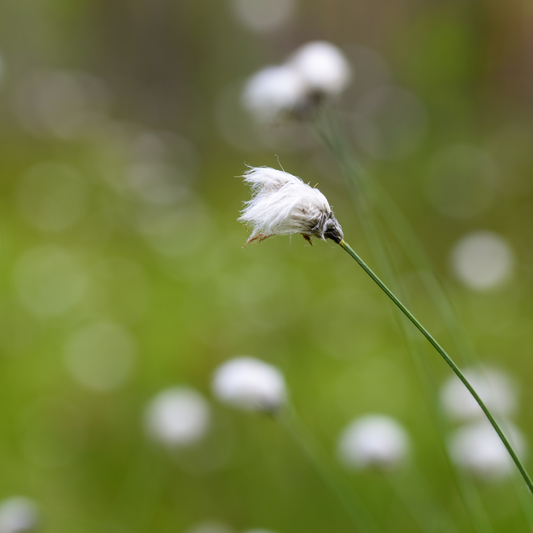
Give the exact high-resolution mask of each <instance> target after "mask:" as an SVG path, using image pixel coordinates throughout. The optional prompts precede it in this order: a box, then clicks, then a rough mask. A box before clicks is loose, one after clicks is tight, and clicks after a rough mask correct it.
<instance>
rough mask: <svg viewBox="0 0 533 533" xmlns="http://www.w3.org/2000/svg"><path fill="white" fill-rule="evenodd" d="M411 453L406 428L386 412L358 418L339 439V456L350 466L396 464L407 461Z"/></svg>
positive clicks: (390, 465) (388, 466)
mask: <svg viewBox="0 0 533 533" xmlns="http://www.w3.org/2000/svg"><path fill="white" fill-rule="evenodd" d="M408 453H409V437H408V435H407V432H406V431H405V429H404V428H403V427H402V426H401V425H400V424H399V423H398V422H397V421H396V420H394V419H392V418H390V417H389V416H385V415H365V416H362V417H360V418H357V419H355V420H354V421H353V422H352V423H351V424H350V425H349V426H348V427H347V428H346V429H345V430H344V431H343V433H342V434H341V437H340V439H339V446H338V454H339V458H340V460H341V461H342V462H343V463H344V464H345V465H346V466H348V467H351V468H358V469H360V468H368V467H376V468H383V469H389V468H394V467H396V466H399V465H400V464H401V463H403V462H404V461H405V459H406V458H407V455H408Z"/></svg>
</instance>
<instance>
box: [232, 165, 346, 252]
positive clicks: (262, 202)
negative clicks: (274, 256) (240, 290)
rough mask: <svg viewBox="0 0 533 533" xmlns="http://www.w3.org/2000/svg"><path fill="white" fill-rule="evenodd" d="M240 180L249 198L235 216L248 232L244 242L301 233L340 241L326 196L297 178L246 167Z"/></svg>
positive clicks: (278, 171)
mask: <svg viewBox="0 0 533 533" xmlns="http://www.w3.org/2000/svg"><path fill="white" fill-rule="evenodd" d="M243 177H244V181H245V182H246V183H247V184H248V185H250V187H251V189H252V199H251V200H249V201H248V202H246V203H245V205H246V207H245V208H244V210H243V211H242V214H241V216H240V217H239V221H240V222H245V223H246V224H247V225H248V224H249V225H250V226H251V229H252V233H251V235H250V238H249V239H248V241H247V243H249V242H252V241H254V240H259V241H262V240H264V239H267V238H268V237H271V236H272V235H291V234H293V233H301V234H302V235H303V236H304V237H305V238H306V239H307V240H308V241H309V242H310V238H311V237H316V238H317V239H322V240H326V238H329V239H332V240H334V241H335V242H337V243H338V242H340V241H341V240H342V239H343V238H344V235H343V233H342V228H341V226H340V224H339V223H338V222H337V219H336V218H335V215H334V214H333V211H332V210H331V207H330V206H329V203H328V201H327V199H326V197H325V196H324V195H323V194H322V193H321V192H320V191H319V190H318V189H315V188H313V187H310V186H309V185H307V184H306V183H304V182H303V181H302V180H301V179H300V178H297V177H296V176H293V175H292V174H289V173H287V172H283V171H281V170H275V169H273V168H268V167H257V168H250V170H249V171H248V172H246V173H245V174H244V176H243Z"/></svg>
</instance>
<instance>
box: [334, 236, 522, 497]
mask: <svg viewBox="0 0 533 533" xmlns="http://www.w3.org/2000/svg"><path fill="white" fill-rule="evenodd" d="M338 244H339V245H340V246H341V247H342V248H343V249H344V250H346V252H348V254H350V255H351V256H352V258H353V259H355V261H356V262H357V263H358V264H359V266H360V267H361V268H362V269H363V270H364V271H365V272H366V273H367V274H368V275H369V276H370V277H371V278H372V279H373V280H374V282H375V283H376V284H377V285H378V287H379V288H380V289H381V290H382V291H383V292H384V293H385V294H386V295H387V296H388V297H389V298H390V299H391V300H392V301H393V302H394V304H395V305H396V306H397V307H398V308H399V309H400V311H402V313H403V314H404V315H405V316H406V317H407V318H408V319H409V320H410V321H411V322H412V323H413V324H414V326H415V327H416V328H417V329H418V330H419V331H420V332H421V333H422V335H424V337H426V339H427V340H428V341H429V343H430V344H431V345H432V346H433V348H435V350H437V352H438V353H439V354H440V356H441V357H442V358H443V359H444V360H445V361H446V363H447V364H448V366H449V367H450V368H451V369H452V370H453V371H454V372H455V374H456V376H457V377H458V378H459V379H460V380H461V381H462V382H463V384H464V386H465V387H466V388H467V389H468V391H469V392H470V394H471V395H472V396H473V397H474V399H475V400H476V402H477V403H478V405H479V406H480V407H481V409H482V410H483V412H484V413H485V416H486V417H487V419H488V420H489V422H490V423H491V425H492V427H493V428H494V430H495V431H496V433H497V434H498V437H500V439H501V441H502V442H503V444H504V446H505V448H506V449H507V451H508V452H509V455H510V456H511V458H512V459H513V461H514V463H515V464H516V467H517V468H518V470H519V472H520V474H521V475H522V477H523V479H524V481H525V483H526V485H527V486H528V488H529V491H530V492H531V495H532V496H533V482H532V481H531V478H530V477H529V474H528V473H527V471H526V469H525V468H524V465H523V464H522V462H521V461H520V459H519V458H518V456H517V455H516V452H515V451H514V449H513V447H512V446H511V443H510V442H509V441H508V439H507V437H506V436H505V434H504V433H503V431H502V430H501V428H500V426H499V425H498V423H497V422H496V420H495V419H494V417H493V416H492V414H491V412H490V411H489V410H488V409H487V406H486V405H485V404H484V403H483V400H482V399H481V398H480V397H479V395H478V393H477V392H476V391H475V389H474V388H473V387H472V385H470V382H469V381H468V380H467V379H466V377H465V376H464V374H463V373H462V372H461V370H460V369H459V367H458V366H457V365H456V364H455V363H454V361H453V359H452V358H451V357H450V356H449V355H448V354H447V353H446V351H445V350H444V348H443V347H442V346H441V345H440V344H439V343H438V342H437V341H436V340H435V339H434V338H433V336H432V335H431V334H430V333H429V331H428V330H427V329H426V328H425V327H424V326H423V325H422V324H421V323H420V322H419V321H418V320H417V318H416V317H415V316H414V315H413V314H412V313H411V312H410V311H409V309H407V307H405V305H403V303H402V302H400V300H398V298H397V297H396V296H395V295H394V293H393V292H392V291H391V290H390V289H389V288H388V287H387V286H386V285H385V284H384V283H383V282H382V281H381V279H379V277H378V276H377V275H376V274H375V273H374V272H373V271H372V269H371V268H370V267H369V266H368V265H367V264H366V263H365V262H364V261H363V260H362V259H361V258H360V257H359V255H358V254H357V253H356V252H355V250H354V249H353V248H352V247H351V246H350V245H349V244H348V243H347V242H346V241H344V239H343V240H341V241H340V242H339V243H338Z"/></svg>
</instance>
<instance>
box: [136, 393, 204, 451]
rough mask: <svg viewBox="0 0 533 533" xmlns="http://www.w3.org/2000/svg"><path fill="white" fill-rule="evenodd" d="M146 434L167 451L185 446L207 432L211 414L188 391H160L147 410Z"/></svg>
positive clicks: (199, 399) (199, 400)
mask: <svg viewBox="0 0 533 533" xmlns="http://www.w3.org/2000/svg"><path fill="white" fill-rule="evenodd" d="M145 416H146V418H145V424H146V430H147V432H148V434H149V435H150V437H151V438H152V439H153V440H155V441H157V442H159V443H161V444H163V445H166V446H169V447H182V446H188V445H191V444H194V443H196V442H197V441H199V440H200V439H201V438H202V437H203V436H204V435H205V434H206V433H207V431H208V429H209V422H210V418H211V413H210V409H209V405H208V403H207V401H206V400H205V399H204V398H203V396H202V395H201V394H200V393H199V392H197V391H196V390H194V389H193V388H191V387H186V386H178V387H171V388H168V389H165V390H163V391H161V392H160V393H159V394H157V395H156V396H155V397H154V398H153V399H152V400H151V401H150V403H149V405H148V407H147V409H146V415H145Z"/></svg>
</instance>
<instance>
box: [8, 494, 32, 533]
mask: <svg viewBox="0 0 533 533" xmlns="http://www.w3.org/2000/svg"><path fill="white" fill-rule="evenodd" d="M38 525H39V511H38V509H37V505H36V504H35V503H34V502H33V500H30V499H29V498H26V497H24V496H15V497H12V498H8V499H7V500H3V501H2V502H0V533H24V532H26V531H34V530H35V529H36V528H37V526H38Z"/></svg>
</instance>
